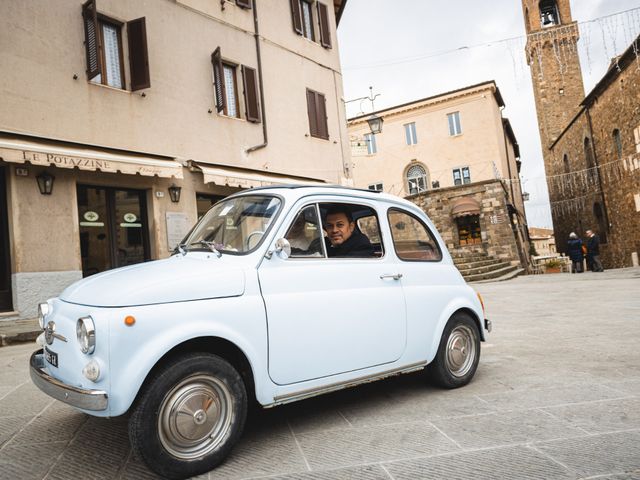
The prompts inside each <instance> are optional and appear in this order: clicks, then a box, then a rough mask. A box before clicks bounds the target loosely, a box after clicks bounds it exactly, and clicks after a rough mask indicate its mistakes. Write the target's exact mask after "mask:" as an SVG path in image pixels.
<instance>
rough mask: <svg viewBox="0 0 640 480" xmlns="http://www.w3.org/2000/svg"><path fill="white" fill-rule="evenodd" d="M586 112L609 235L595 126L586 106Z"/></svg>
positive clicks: (608, 229) (607, 212) (607, 211)
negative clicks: (594, 134)
mask: <svg viewBox="0 0 640 480" xmlns="http://www.w3.org/2000/svg"><path fill="white" fill-rule="evenodd" d="M584 109H585V112H586V113H587V121H588V122H589V135H590V136H591V148H593V161H594V162H595V164H596V175H597V176H598V186H599V187H600V195H601V196H602V209H603V210H604V220H605V222H607V233H610V232H611V229H610V228H609V225H610V224H609V210H608V209H607V202H606V200H605V198H604V190H603V188H602V176H601V175H600V165H598V154H597V153H596V138H595V137H594V136H593V125H592V123H591V114H590V113H589V107H588V106H587V105H585V107H584Z"/></svg>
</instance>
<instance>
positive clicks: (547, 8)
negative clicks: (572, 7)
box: [539, 0, 560, 27]
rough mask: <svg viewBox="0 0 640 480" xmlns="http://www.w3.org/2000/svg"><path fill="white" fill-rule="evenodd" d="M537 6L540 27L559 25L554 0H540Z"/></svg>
mask: <svg viewBox="0 0 640 480" xmlns="http://www.w3.org/2000/svg"><path fill="white" fill-rule="evenodd" d="M539 8H540V23H541V24H542V27H550V26H553V25H560V15H558V6H557V5H556V0H542V1H541V2H540V3H539Z"/></svg>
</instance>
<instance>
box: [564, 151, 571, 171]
mask: <svg viewBox="0 0 640 480" xmlns="http://www.w3.org/2000/svg"><path fill="white" fill-rule="evenodd" d="M562 164H563V165H564V173H569V172H571V166H570V165H569V157H568V156H567V154H566V153H565V154H564V157H563V158H562Z"/></svg>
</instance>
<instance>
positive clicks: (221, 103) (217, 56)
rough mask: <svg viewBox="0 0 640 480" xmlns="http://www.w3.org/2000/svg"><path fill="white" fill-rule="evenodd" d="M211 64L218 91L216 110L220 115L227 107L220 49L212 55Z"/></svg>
mask: <svg viewBox="0 0 640 480" xmlns="http://www.w3.org/2000/svg"><path fill="white" fill-rule="evenodd" d="M211 64H212V65H213V81H214V83H215V85H214V86H215V89H216V110H217V111H218V113H220V112H222V111H224V109H225V108H226V107H227V96H226V92H225V88H224V71H223V70H222V55H221V53H220V47H218V48H216V49H215V50H214V52H213V53H212V54H211Z"/></svg>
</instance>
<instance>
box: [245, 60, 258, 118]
mask: <svg viewBox="0 0 640 480" xmlns="http://www.w3.org/2000/svg"><path fill="white" fill-rule="evenodd" d="M242 82H243V83H244V104H245V108H246V117H247V120H248V121H249V122H253V123H260V109H259V105H258V82H257V78H256V71H255V70H254V69H253V68H251V67H247V66H246V65H242Z"/></svg>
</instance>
